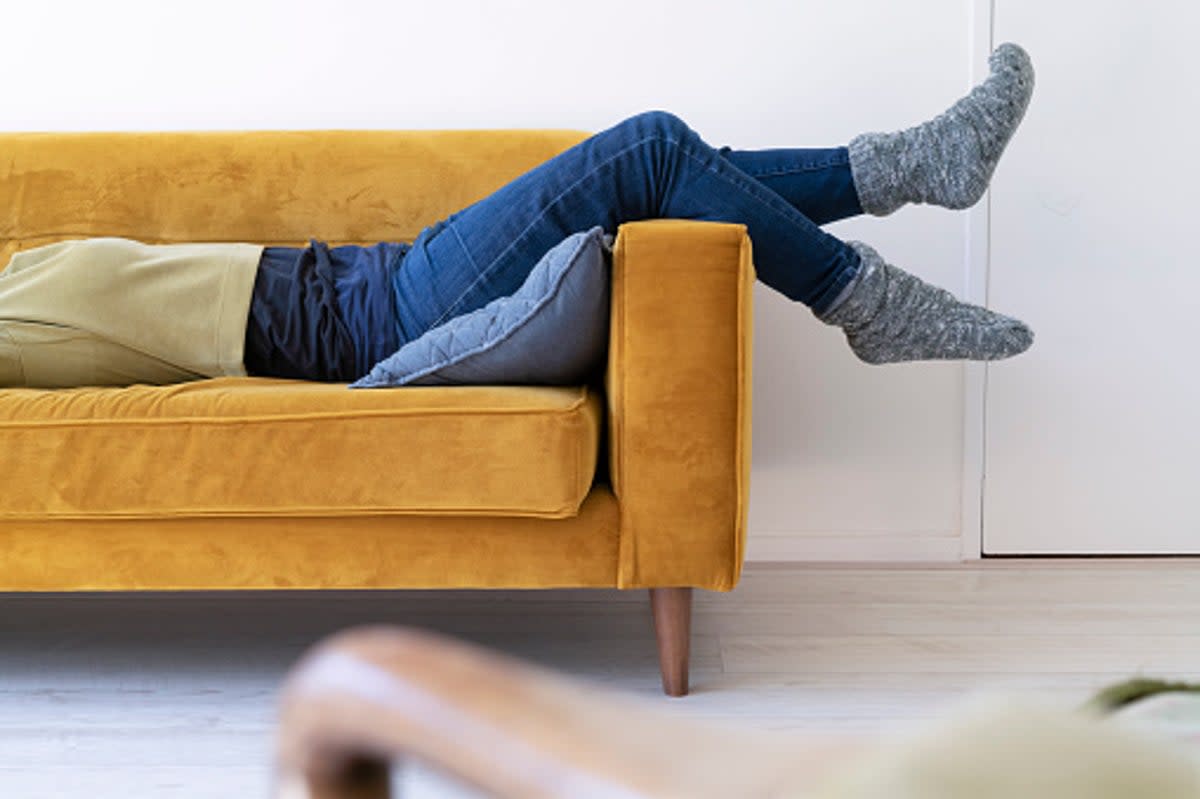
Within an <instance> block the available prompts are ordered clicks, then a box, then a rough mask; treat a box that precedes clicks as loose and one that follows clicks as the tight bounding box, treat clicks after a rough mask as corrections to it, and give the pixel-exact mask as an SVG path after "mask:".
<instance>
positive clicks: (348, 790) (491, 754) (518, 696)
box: [276, 626, 864, 799]
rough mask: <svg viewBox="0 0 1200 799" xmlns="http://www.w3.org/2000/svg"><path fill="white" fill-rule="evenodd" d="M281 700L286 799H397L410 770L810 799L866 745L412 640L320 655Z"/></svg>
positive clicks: (380, 633) (631, 789)
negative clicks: (750, 723) (810, 790)
mask: <svg viewBox="0 0 1200 799" xmlns="http://www.w3.org/2000/svg"><path fill="white" fill-rule="evenodd" d="M281 697H282V698H281V717H280V733H279V738H278V761H277V772H276V796H277V799H285V798H286V799H298V798H299V797H311V798H312V799H351V797H353V799H379V798H380V797H387V796H390V793H389V787H390V786H389V765H390V764H391V763H392V762H393V761H397V760H403V759H407V758H411V759H415V760H417V761H419V762H421V763H423V764H426V765H428V766H430V767H431V768H434V769H436V770H438V771H441V772H444V773H445V774H448V775H451V776H453V777H454V778H456V779H457V780H459V781H461V782H462V783H464V784H467V785H470V786H473V787H474V788H477V789H479V790H481V791H483V792H484V795H486V796H495V797H504V798H507V799H551V797H553V798H554V799H568V798H569V799H665V797H689V798H690V799H734V798H735V797H736V798H738V799H747V798H748V797H783V796H796V795H799V794H798V793H797V792H798V791H801V790H803V789H804V788H805V787H806V786H809V785H812V784H815V783H816V782H817V781H818V780H820V779H821V778H823V777H824V776H825V775H826V774H827V773H828V772H829V771H830V770H831V769H833V768H836V767H837V766H838V765H840V764H841V763H842V762H844V760H845V759H846V758H847V757H850V756H853V755H854V754H855V753H856V752H858V751H859V750H861V748H862V747H863V746H864V740H863V739H850V738H842V739H839V738H835V737H822V738H818V737H817V736H805V735H776V734H770V733H765V732H760V731H756V730H748V729H740V728H737V729H734V728H718V727H708V726H706V725H703V724H697V723H696V722H695V721H691V720H687V719H684V718H680V717H678V716H676V715H674V714H671V713H669V712H668V711H667V710H666V709H664V708H661V707H655V706H654V705H653V704H651V703H649V702H647V701H645V700H640V701H639V700H637V699H633V698H629V697H627V696H625V695H622V694H618V693H616V692H614V691H610V690H602V689H599V688H595V687H591V686H588V685H586V684H583V683H580V682H578V681H574V680H569V679H567V678H564V677H561V676H559V675H557V674H555V673H553V672H550V671H548V670H545V669H542V668H540V667H535V666H531V665H528V664H525V663H523V662H520V661H517V660H515V659H513V658H510V657H508V656H506V655H502V654H497V653H495V652H492V651H489V650H486V649H483V648H481V647H478V646H475V645H472V644H466V643H462V642H459V641H456V640H453V639H450V638H447V637H445V636H442V635H438V634H434V633H429V632H423V631H418V630H413V629H406V628H397V627H385V626H375V627H360V628H356V629H353V630H348V631H346V632H343V633H339V634H337V635H335V636H332V637H330V638H329V639H327V640H326V641H324V642H322V643H320V644H319V645H317V646H316V647H314V648H313V649H312V650H310V651H309V652H308V653H307V654H306V655H305V656H304V657H303V658H302V659H301V661H300V662H299V663H298V664H297V665H296V666H295V667H293V669H292V670H291V672H290V673H289V676H288V679H287V681H286V683H285V685H284V687H283V690H282V694H281ZM664 701H665V700H664ZM731 764H736V766H735V767H731Z"/></svg>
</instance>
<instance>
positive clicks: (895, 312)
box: [814, 241, 1033, 364]
mask: <svg viewBox="0 0 1200 799" xmlns="http://www.w3.org/2000/svg"><path fill="white" fill-rule="evenodd" d="M847 244H849V245H850V247H852V248H853V249H854V250H855V251H856V252H857V253H858V255H859V258H860V259H861V261H862V265H861V266H860V267H859V271H858V274H857V275H856V276H855V279H854V281H852V282H851V283H850V285H848V286H847V287H846V288H845V289H844V290H843V291H842V293H841V294H839V295H838V297H837V299H835V300H834V303H833V305H832V306H830V307H829V308H828V309H826V310H825V311H823V312H821V313H815V312H814V315H815V316H816V317H817V318H818V319H820V320H821V321H822V322H824V323H825V324H828V325H837V326H838V327H841V328H842V329H843V330H844V331H845V333H846V340H847V341H848V342H849V343H850V349H852V350H853V351H854V354H855V355H857V356H858V357H859V358H860V359H861V360H863V361H866V362H867V363H871V364H881V363H896V362H899V361H930V360H948V359H958V358H964V359H968V360H973V361H994V360H999V359H1000V358H1008V357H1011V356H1013V355H1016V354H1018V353H1021V352H1024V351H1025V350H1027V349H1029V346H1030V345H1031V344H1032V343H1033V331H1032V330H1030V329H1029V327H1028V326H1026V325H1025V324H1024V323H1023V322H1021V321H1019V320H1017V319H1013V318H1011V317H1008V316H1002V315H1000V314H998V313H994V312H992V311H989V310H988V309H986V308H981V307H980V306H978V305H970V304H968V303H965V302H960V301H959V300H957V299H956V298H955V297H954V295H953V294H951V293H950V292H948V291H946V290H945V289H940V288H937V287H936V286H931V285H930V284H928V283H926V282H924V281H923V280H921V279H920V278H917V277H915V276H914V275H910V274H909V273H907V272H905V271H904V270H902V269H898V268H897V267H895V266H892V265H891V264H889V263H886V262H885V261H884V260H883V258H882V257H880V255H879V253H877V252H876V251H875V250H873V249H872V248H871V247H869V246H868V245H866V244H863V243H862V242H859V241H850V242H847Z"/></svg>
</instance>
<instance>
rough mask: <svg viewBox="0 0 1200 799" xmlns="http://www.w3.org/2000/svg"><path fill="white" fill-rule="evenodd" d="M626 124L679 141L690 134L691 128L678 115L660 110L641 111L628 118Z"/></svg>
mask: <svg viewBox="0 0 1200 799" xmlns="http://www.w3.org/2000/svg"><path fill="white" fill-rule="evenodd" d="M626 122H627V123H628V124H632V125H634V126H636V127H637V128H638V129H639V130H642V131H645V132H647V133H654V134H658V135H661V136H663V137H664V138H670V139H679V138H682V137H683V135H684V134H687V133H690V132H691V128H689V127H688V125H687V123H686V122H684V121H683V120H682V119H681V118H680V117H679V116H678V115H676V114H673V113H671V112H670V111H663V110H661V109H654V110H651V111H643V112H642V113H640V114H635V115H634V116H632V117H630V118H629V119H628V120H626Z"/></svg>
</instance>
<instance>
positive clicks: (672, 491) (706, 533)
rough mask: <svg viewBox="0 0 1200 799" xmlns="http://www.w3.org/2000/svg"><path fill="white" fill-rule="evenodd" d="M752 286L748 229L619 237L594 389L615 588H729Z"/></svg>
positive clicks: (744, 440) (743, 514)
mask: <svg viewBox="0 0 1200 799" xmlns="http://www.w3.org/2000/svg"><path fill="white" fill-rule="evenodd" d="M754 280H755V270H754V265H753V261H752V260H751V249H750V237H749V236H748V235H747V233H746V226H745V225H742V224H734V223H725V222H703V221H696V220H686V219H647V220H641V221H637V222H628V223H625V224H623V225H621V226H620V227H619V228H618V230H617V236H616V240H615V242H614V245H613V263H612V319H611V328H610V333H609V349H608V364H607V368H606V371H605V376H604V387H605V391H606V393H607V409H606V410H607V414H608V448H609V449H608V464H609V476H610V479H611V483H612V490H613V493H614V494H615V495H616V497H617V500H618V502H619V504H620V519H621V541H620V553H619V564H618V573H617V585H618V587H620V588H651V587H663V586H693V587H697V588H708V589H714V590H721V591H728V590H730V589H731V588H733V587H734V586H735V585H736V584H737V581H738V578H739V576H740V574H741V567H742V553H743V547H744V542H745V535H746V518H747V515H748V511H749V483H750V479H749V478H750V408H751V392H750V389H751V356H752V342H753V328H754V320H753V286H754Z"/></svg>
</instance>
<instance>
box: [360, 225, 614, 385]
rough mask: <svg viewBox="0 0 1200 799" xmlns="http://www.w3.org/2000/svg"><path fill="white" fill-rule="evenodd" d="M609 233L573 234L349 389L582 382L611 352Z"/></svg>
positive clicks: (382, 362) (376, 365)
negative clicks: (507, 290) (509, 287)
mask: <svg viewBox="0 0 1200 799" xmlns="http://www.w3.org/2000/svg"><path fill="white" fill-rule="evenodd" d="M612 239H613V237H612V236H611V235H609V234H606V233H605V232H604V230H603V228H601V227H599V226H596V227H593V228H591V229H590V230H586V231H581V232H578V233H572V234H571V235H569V236H567V237H566V238H565V239H563V240H562V241H561V242H559V243H558V244H556V245H555V246H554V247H552V248H550V250H548V251H547V252H546V253H545V255H543V256H542V258H541V259H540V260H539V261H538V263H537V264H536V265H535V266H534V267H533V269H532V271H530V273H529V276H528V277H527V278H526V279H525V282H524V283H523V284H522V285H521V287H520V288H519V289H517V290H516V291H515V292H513V293H512V294H511V295H509V296H507V297H498V298H496V299H494V300H492V301H491V302H489V303H488V304H487V305H485V306H483V307H482V308H477V309H476V310H474V311H471V312H469V313H465V314H460V315H459V316H456V317H454V318H452V319H448V320H447V321H445V322H443V323H442V324H440V325H438V326H437V327H435V328H432V329H430V330H427V331H426V332H425V333H424V334H423V335H421V336H420V337H419V338H416V339H414V340H412V341H410V342H408V343H407V344H405V345H404V346H403V347H401V348H400V349H399V350H397V351H396V352H395V353H394V354H392V355H390V356H388V357H387V358H384V359H383V360H382V361H380V362H379V363H377V364H375V366H374V367H373V368H372V369H371V371H370V372H369V373H367V374H366V375H364V376H363V377H361V378H359V379H358V380H357V381H355V382H354V383H351V384H350V388H375V387H390V386H405V385H416V386H432V385H478V384H547V385H572V384H576V383H582V382H584V380H585V378H586V377H587V376H588V375H589V374H590V373H591V372H592V371H593V370H594V369H595V368H596V367H597V366H598V365H599V364H600V363H601V362H602V360H603V359H604V358H605V357H606V355H607V352H608V317H609V271H610V267H611V254H612V249H611V248H612Z"/></svg>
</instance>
